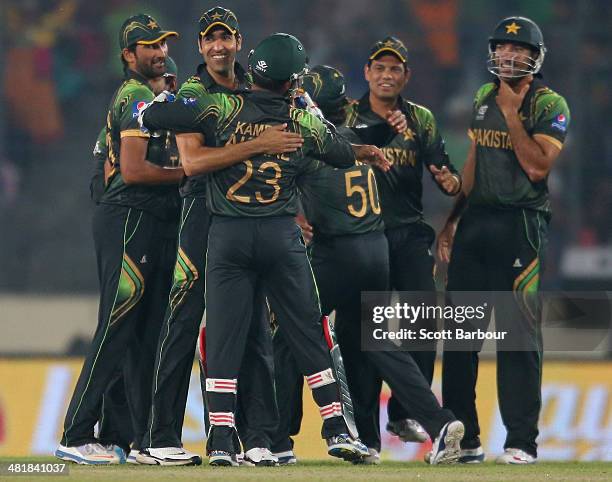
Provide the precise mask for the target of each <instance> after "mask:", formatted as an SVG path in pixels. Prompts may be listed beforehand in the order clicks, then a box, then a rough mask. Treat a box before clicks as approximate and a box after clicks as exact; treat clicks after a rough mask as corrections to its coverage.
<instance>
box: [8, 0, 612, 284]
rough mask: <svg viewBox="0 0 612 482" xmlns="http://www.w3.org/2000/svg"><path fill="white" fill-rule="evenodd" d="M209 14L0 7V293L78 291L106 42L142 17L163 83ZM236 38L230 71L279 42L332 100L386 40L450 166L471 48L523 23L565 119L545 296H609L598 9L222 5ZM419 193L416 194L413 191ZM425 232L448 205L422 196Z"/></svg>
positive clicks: (275, 0)
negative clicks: (154, 43) (160, 50)
mask: <svg viewBox="0 0 612 482" xmlns="http://www.w3.org/2000/svg"><path fill="white" fill-rule="evenodd" d="M216 4H217V3H216V2H202V1H194V0H185V1H178V2H177V1H174V2H168V1H161V0H149V1H146V2H143V1H130V0H122V1H119V0H107V1H102V2H95V1H87V2H85V1H77V0H2V3H1V6H0V8H1V9H2V10H1V12H0V25H2V29H1V34H0V35H2V41H3V47H4V48H3V49H0V77H1V78H2V83H3V88H2V93H1V95H0V293H5V294H33V295H38V294H73V293H74V294H94V293H96V292H97V289H98V286H97V275H96V267H95V259H94V254H93V244H92V236H91V214H92V203H91V201H90V199H89V188H88V185H89V178H90V176H91V172H92V167H93V158H92V149H93V145H94V143H95V140H96V137H97V134H98V131H99V129H100V128H101V126H102V125H103V122H104V120H105V115H106V111H107V107H108V102H109V101H110V97H111V95H112V93H113V91H114V90H115V88H116V87H117V86H118V84H119V82H120V70H121V67H120V61H119V48H118V41H117V38H118V30H119V27H120V25H121V23H122V22H123V20H124V19H125V18H126V17H128V16H129V15H131V14H134V13H137V12H145V13H149V14H151V15H152V16H153V17H155V18H156V19H157V20H158V22H159V23H160V24H161V25H162V27H163V28H165V29H172V30H177V31H178V32H180V34H181V37H180V38H179V39H178V40H170V41H169V45H170V55H172V56H173V57H174V59H175V60H176V61H177V64H178V67H179V80H180V82H182V81H184V80H185V79H186V78H187V77H188V76H189V75H191V74H192V73H193V72H194V69H195V66H196V65H197V63H199V61H200V56H199V54H198V52H197V49H196V38H197V31H198V30H197V20H198V18H199V17H200V15H201V14H202V13H203V12H204V11H205V10H207V9H208V8H210V7H212V6H214V5H216ZM223 5H224V6H226V7H228V8H231V9H233V10H234V12H235V13H236V14H237V16H238V19H239V21H240V26H241V31H242V34H243V38H244V41H243V50H242V52H240V55H239V60H240V61H241V62H242V63H243V64H244V63H245V61H246V56H247V53H248V51H249V50H250V49H251V48H253V47H254V46H255V45H256V43H257V42H259V41H260V40H261V39H262V38H264V37H265V36H267V35H269V34H270V33H273V32H278V31H284V32H288V33H291V34H294V35H296V36H297V37H298V38H300V40H302V42H303V43H304V45H305V47H306V49H307V51H308V54H309V56H310V59H311V62H310V63H311V65H315V64H318V63H326V64H330V65H333V66H335V67H337V68H339V69H340V70H342V71H343V72H344V74H345V76H346V78H347V81H348V93H349V95H351V96H354V97H359V96H361V95H362V94H363V92H364V91H365V88H366V84H365V82H364V80H363V65H364V63H365V61H366V58H367V52H368V50H369V48H370V46H371V45H372V44H373V43H374V42H375V41H376V40H378V39H381V38H383V37H385V36H387V35H395V36H397V37H399V38H400V39H402V40H403V41H404V42H405V44H406V46H407V47H408V50H409V54H410V55H409V63H410V66H411V67H412V71H413V76H412V80H411V82H410V84H409V85H408V87H407V89H406V92H405V96H406V97H407V98H409V99H411V100H413V101H415V102H417V103H420V104H424V105H425V106H427V107H429V108H430V109H431V110H432V111H433V112H434V114H435V116H436V118H437V119H438V122H439V124H440V127H441V130H442V134H443V136H444V137H445V138H446V141H447V145H448V150H449V153H450V155H451V158H452V160H453V162H454V163H456V164H457V165H459V166H461V165H462V164H463V161H464V158H465V154H466V152H467V147H468V140H467V136H466V130H467V127H468V125H469V121H470V108H471V101H472V98H473V95H474V93H475V91H476V89H477V88H478V87H479V86H480V85H481V84H482V83H483V82H485V81H487V79H488V78H489V74H488V72H487V71H486V68H485V60H486V56H487V38H488V36H489V35H490V33H491V32H492V30H493V27H494V26H495V24H496V23H497V22H498V21H499V20H500V19H501V18H503V17H504V16H507V15H523V16H527V17H529V18H532V19H533V20H535V21H536V22H537V23H538V24H539V25H540V27H541V28H542V30H543V33H544V38H545V42H546V45H547V47H548V53H547V55H546V60H545V62H544V67H543V70H542V72H543V74H544V78H545V80H546V82H548V83H549V85H550V86H551V87H552V88H553V89H554V90H556V91H557V92H559V93H560V94H561V95H563V96H564V97H565V98H566V99H567V101H568V104H569V106H570V110H571V114H572V119H571V125H570V128H569V135H568V139H567V142H566V144H565V148H564V150H563V152H562V154H561V156H560V158H559V160H558V162H557V165H556V166H555V167H554V169H553V172H552V173H551V175H550V179H549V186H550V190H551V193H552V199H553V205H554V216H553V221H552V228H551V232H550V245H549V250H548V259H547V271H546V275H545V287H547V288H549V289H553V288H555V289H558V288H564V289H565V288H581V289H594V288H600V289H602V288H606V287H607V288H608V289H609V287H610V286H611V285H612V283H611V280H612V253H611V251H612V249H611V243H612V240H611V237H612V221H611V214H612V209H611V208H612V183H611V182H610V181H611V173H612V136H611V135H610V132H611V127H612V125H611V124H612V122H611V119H612V101H611V94H610V86H611V85H612V82H611V81H612V75H611V74H612V72H611V70H612V62H611V59H612V51H611V50H612V49H611V46H612V8H610V2H608V1H606V0H599V1H598V0H589V1H580V2H576V1H568V0H539V1H530V0H515V1H508V0H505V1H491V0H433V1H423V0H404V1H401V0H379V1H376V2H372V1H370V0H335V1H333V2H332V1H323V0H311V1H310V2H308V7H306V2H297V1H295V2H293V1H288V0H257V1H226V2H223ZM429 187H431V186H429ZM425 204H426V209H427V216H428V221H429V222H430V223H432V224H433V225H434V227H436V228H438V227H439V226H440V223H441V222H442V220H443V217H444V216H445V214H446V212H447V210H448V207H449V204H448V200H447V199H444V198H443V197H442V196H441V195H440V194H439V193H438V191H437V190H433V189H427V188H426V201H425Z"/></svg>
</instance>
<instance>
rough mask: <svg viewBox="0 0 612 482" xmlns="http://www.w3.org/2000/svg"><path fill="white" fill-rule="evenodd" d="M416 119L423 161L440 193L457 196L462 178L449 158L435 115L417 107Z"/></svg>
mask: <svg viewBox="0 0 612 482" xmlns="http://www.w3.org/2000/svg"><path fill="white" fill-rule="evenodd" d="M415 117H416V119H417V126H416V129H417V136H419V139H421V142H420V144H421V145H422V146H423V147H422V149H423V150H422V154H421V161H422V162H423V163H424V164H425V167H426V168H428V169H429V172H430V173H431V176H432V179H433V180H434V182H435V183H436V185H437V186H438V188H439V189H440V191H442V192H443V193H444V194H446V195H447V196H456V195H457V194H459V192H460V191H461V176H460V175H459V173H458V172H457V169H456V168H455V166H454V165H453V164H452V162H451V161H450V159H449V157H448V153H447V152H446V147H445V146H444V139H442V136H441V134H440V131H439V130H438V126H437V123H436V119H435V117H434V115H433V114H432V112H431V111H430V110H429V109H426V108H424V107H417V108H416V110H415Z"/></svg>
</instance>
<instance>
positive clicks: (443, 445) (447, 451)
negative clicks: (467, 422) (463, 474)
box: [429, 420, 465, 465]
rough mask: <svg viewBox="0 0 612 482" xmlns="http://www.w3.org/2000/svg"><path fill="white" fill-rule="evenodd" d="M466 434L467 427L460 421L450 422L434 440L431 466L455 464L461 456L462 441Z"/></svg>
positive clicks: (430, 460)
mask: <svg viewBox="0 0 612 482" xmlns="http://www.w3.org/2000/svg"><path fill="white" fill-rule="evenodd" d="M464 434H465V427H464V426H463V423H461V422H460V421H459V420H455V421H453V422H448V423H447V424H446V425H444V427H442V430H440V434H439V435H438V436H437V437H436V440H434V443H433V446H432V447H431V454H430V456H429V463H430V464H431V465H438V464H455V463H457V461H458V460H459V456H460V455H461V445H460V444H461V439H463V435H464Z"/></svg>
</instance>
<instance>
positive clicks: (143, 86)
mask: <svg viewBox="0 0 612 482" xmlns="http://www.w3.org/2000/svg"><path fill="white" fill-rule="evenodd" d="M153 98H154V94H153V91H152V90H151V89H150V88H149V85H148V83H147V80H146V79H145V78H144V77H142V76H141V75H139V74H138V73H136V72H134V71H129V72H128V75H127V78H126V80H125V81H124V82H123V84H121V86H120V87H119V89H117V91H116V93H115V95H114V96H113V100H112V101H111V105H110V108H109V110H108V114H107V118H106V136H105V142H106V150H107V155H108V160H109V162H110V165H111V169H110V174H109V176H108V179H107V182H106V187H105V190H104V193H103V194H102V197H101V199H100V202H101V203H103V204H118V205H121V206H126V207H133V208H137V209H142V210H145V211H148V212H150V213H151V214H153V215H155V216H157V217H160V218H164V219H167V218H171V217H174V216H175V215H176V212H175V209H176V199H175V198H176V192H177V189H176V187H174V186H161V185H160V186H154V185H144V184H130V185H128V184H126V183H125V182H124V181H123V177H122V176H121V168H120V152H121V140H122V139H124V138H125V137H142V138H145V139H147V140H148V147H147V160H148V161H150V162H153V163H156V164H158V165H160V166H163V165H166V162H167V159H166V154H167V151H166V147H167V141H168V137H167V133H165V132H164V133H158V132H154V133H153V134H150V133H149V132H148V131H146V130H145V129H141V128H140V127H139V125H138V111H139V109H140V108H142V107H143V106H144V105H145V104H147V103H148V102H151V101H152V100H153ZM103 149H104V148H103V146H101V152H103Z"/></svg>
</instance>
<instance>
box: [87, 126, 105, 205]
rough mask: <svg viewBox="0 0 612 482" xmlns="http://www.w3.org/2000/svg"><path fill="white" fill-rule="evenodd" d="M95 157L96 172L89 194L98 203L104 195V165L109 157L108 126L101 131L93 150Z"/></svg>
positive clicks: (92, 178)
mask: <svg viewBox="0 0 612 482" xmlns="http://www.w3.org/2000/svg"><path fill="white" fill-rule="evenodd" d="M93 156H94V171H93V176H92V177H91V182H90V183H89V192H90V194H91V199H92V200H93V201H94V202H96V203H98V202H100V199H101V198H102V195H103V194H104V163H105V162H106V158H107V157H108V149H107V147H106V126H105V127H103V128H102V129H100V133H99V134H98V138H97V139H96V144H95V146H94V149H93Z"/></svg>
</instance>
